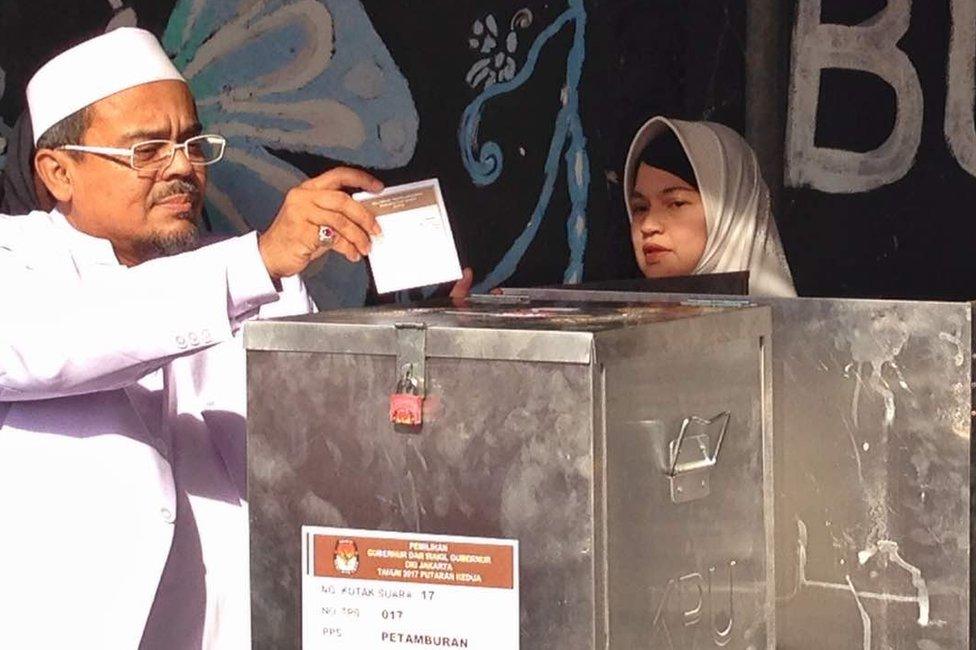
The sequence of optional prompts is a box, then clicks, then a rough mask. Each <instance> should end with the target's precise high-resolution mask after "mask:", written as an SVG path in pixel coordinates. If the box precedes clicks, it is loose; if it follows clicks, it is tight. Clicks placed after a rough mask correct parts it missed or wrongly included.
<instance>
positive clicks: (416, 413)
mask: <svg viewBox="0 0 976 650" xmlns="http://www.w3.org/2000/svg"><path fill="white" fill-rule="evenodd" d="M423 421H424V398H423V396H422V395H420V390H419V385H418V382H417V379H416V378H414V377H413V373H412V369H411V368H407V372H406V374H405V375H404V376H403V377H402V378H401V379H400V381H398V382H397V386H396V392H394V393H393V394H392V395H390V422H392V423H393V424H401V425H406V426H411V427H416V426H420V425H421V424H423Z"/></svg>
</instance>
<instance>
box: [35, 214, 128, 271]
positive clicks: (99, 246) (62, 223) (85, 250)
mask: <svg viewBox="0 0 976 650" xmlns="http://www.w3.org/2000/svg"><path fill="white" fill-rule="evenodd" d="M48 218H49V219H50V220H51V223H53V224H54V225H55V226H56V227H57V228H58V229H59V230H61V231H62V232H63V233H64V234H65V235H66V236H67V237H68V240H69V242H70V247H71V251H72V253H75V254H77V253H81V256H82V257H83V258H84V259H85V261H87V262H89V263H92V264H104V265H108V266H120V265H121V262H119V258H118V257H116V255H115V248H114V247H113V246H112V242H110V241H109V240H107V239H102V238H101V237H94V236H92V235H89V234H88V233H84V232H81V231H80V230H78V229H77V228H75V227H74V226H73V225H71V223H70V222H69V221H68V219H67V217H65V216H64V215H63V214H61V212H59V211H58V209H57V208H54V209H53V210H51V211H50V212H48Z"/></svg>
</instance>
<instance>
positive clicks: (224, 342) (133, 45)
mask: <svg viewBox="0 0 976 650" xmlns="http://www.w3.org/2000/svg"><path fill="white" fill-rule="evenodd" d="M28 103H29V106H30V111H31V116H32V121H33V126H34V133H35V139H36V143H37V149H38V151H37V154H36V157H35V167H36V170H37V173H38V175H39V176H40V178H41V179H42V180H43V181H44V184H45V186H46V187H47V189H48V191H50V193H51V195H52V196H53V197H54V198H55V199H56V201H57V207H56V208H55V209H54V210H52V211H51V212H49V213H48V212H33V213H31V214H29V215H23V216H16V217H10V216H4V215H0V648H11V649H13V648H17V649H18V650H20V649H30V648H44V649H47V648H51V649H53V648H72V649H78V648H92V649H98V650H113V649H135V648H144V649H156V648H160V649H167V650H183V649H184V648H212V649H218V648H219V649H223V648H233V649H235V650H236V649H238V648H246V647H249V635H250V630H249V618H248V612H249V609H248V607H249V605H248V601H249V595H248V592H247V520H246V508H245V501H244V499H245V493H244V418H245V374H244V352H243V347H242V345H241V329H242V325H243V323H244V322H245V321H247V320H249V319H251V318H255V317H264V316H269V315H286V314H297V313H306V312H308V311H309V310H311V309H313V305H312V304H311V302H310V301H309V299H308V297H307V295H306V293H305V291H304V287H303V286H302V284H301V281H300V280H299V279H298V277H297V274H298V273H300V272H301V271H302V270H303V269H304V268H305V267H306V266H307V265H308V264H309V263H310V262H311V261H312V260H314V259H316V258H318V257H320V256H321V255H323V254H325V253H327V252H328V251H329V250H330V249H332V250H335V251H336V252H339V253H340V254H343V255H345V256H346V257H347V258H349V259H350V260H358V259H360V257H361V256H362V255H365V254H367V253H368V252H369V246H370V244H369V242H370V240H369V236H370V235H371V234H377V233H378V227H377V226H376V222H375V220H374V219H373V217H372V215H370V214H369V213H368V212H367V211H365V210H364V209H363V208H362V207H361V206H359V205H358V204H356V203H355V202H354V201H352V199H351V198H350V197H349V195H348V194H347V193H346V192H345V191H344V189H346V188H350V189H351V188H361V189H367V190H370V191H377V190H378V189H380V188H381V185H380V183H379V182H378V181H377V180H376V179H374V178H372V177H371V176H369V175H368V174H365V173H364V172H359V171H356V170H351V169H345V168H338V169H334V170H331V171H329V172H327V173H325V174H323V175H322V176H319V177H317V178H314V179H310V180H309V181H307V182H306V183H303V184H302V185H301V186H299V187H297V188H295V189H293V190H292V191H291V192H289V194H288V195H287V197H286V199H285V201H284V203H283V205H282V206H281V208H280V210H279V212H278V214H277V216H276V217H275V219H274V221H273V222H272V225H271V226H270V227H269V228H268V230H267V231H265V232H264V233H262V234H260V235H257V234H255V233H250V234H248V235H244V236H240V237H233V238H228V239H226V240H223V241H219V242H215V243H211V244H207V245H203V244H202V243H201V242H200V237H199V221H200V214H201V209H202V194H203V190H204V188H205V184H206V166H207V165H209V164H212V163H215V162H217V160H219V158H220V155H221V154H222V151H223V144H222V138H220V137H219V136H216V135H207V134H202V133H201V126H200V125H199V123H198V122H197V117H196V109H195V106H194V104H193V99H192V97H191V95H190V92H189V89H188V87H187V85H186V83H185V82H184V81H183V79H182V78H181V77H180V75H179V73H178V72H177V71H176V69H175V68H174V67H173V66H172V64H171V63H170V61H169V60H168V58H167V57H166V55H165V53H164V52H163V50H162V48H161V47H160V46H159V43H158V41H156V39H155V38H154V37H153V36H152V35H151V34H149V33H148V32H144V31H142V30H137V29H128V28H124V29H119V30H116V31H114V32H111V33H109V34H105V35H102V36H99V37H97V38H95V39H92V40H90V41H86V42H85V43H82V44H81V45H79V46H76V47H75V48H72V49H70V50H68V51H66V52H65V53H63V54H61V55H59V56H58V57H55V59H53V60H52V61H50V62H49V63H47V64H46V65H45V66H44V67H42V68H41V70H39V71H38V73H37V74H36V75H35V76H34V77H33V79H32V80H31V82H30V84H29V86H28Z"/></svg>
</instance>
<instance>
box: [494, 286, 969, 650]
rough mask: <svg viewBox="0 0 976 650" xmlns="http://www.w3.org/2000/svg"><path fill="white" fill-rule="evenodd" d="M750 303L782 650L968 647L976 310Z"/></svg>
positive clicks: (552, 294)
mask: <svg viewBox="0 0 976 650" xmlns="http://www.w3.org/2000/svg"><path fill="white" fill-rule="evenodd" d="M506 291H512V292H513V293H514V295H519V296H522V297H524V298H529V297H531V298H533V299H549V300H554V299H572V300H574V301H580V302H584V303H587V304H600V303H602V302H604V301H615V300H616V301H620V300H627V301H632V302H638V301H642V300H643V301H649V302H660V301H662V300H669V301H674V302H677V303H682V302H684V303H693V302H696V301H700V300H702V299H704V300H706V301H711V300H713V299H714V298H710V297H706V296H697V297H696V296H688V295H669V296H663V295H660V294H636V293H631V292H605V291H579V290H572V291H566V290H551V289H513V290H506ZM748 300H752V301H755V302H758V303H759V304H764V305H767V306H769V307H770V308H771V309H772V315H773V346H772V348H773V349H772V372H773V391H774V393H775V397H776V399H775V409H774V416H773V426H774V429H775V431H776V439H775V449H776V451H775V455H774V456H775V477H776V485H775V513H776V514H775V522H776V548H775V551H776V552H775V556H776V583H777V607H776V630H777V645H778V647H779V648H781V649H782V650H819V649H820V648H857V649H858V650H860V649H863V650H874V649H878V648H892V649H894V650H948V649H950V648H952V649H957V648H969V647H976V646H974V632H976V627H974V625H973V619H974V612H976V608H974V607H973V602H974V601H973V598H972V582H971V575H972V567H973V564H972V562H971V557H970V554H971V550H972V536H973V530H974V529H973V517H972V500H971V494H972V489H973V480H972V471H971V459H972V445H971V436H972V422H973V416H974V414H976V411H974V410H973V388H974V387H976V382H974V381H973V379H974V377H973V358H974V351H976V350H974V345H973V327H972V323H973V306H974V305H973V303H969V302H920V301H906V300H862V299H847V298H750V299H748Z"/></svg>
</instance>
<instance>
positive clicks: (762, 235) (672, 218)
mask: <svg viewBox="0 0 976 650" xmlns="http://www.w3.org/2000/svg"><path fill="white" fill-rule="evenodd" d="M624 182H625V188H626V189H627V193H628V199H627V214H628V216H629V218H630V224H631V240H632V242H633V245H634V255H635V257H636V258H637V264H638V266H639V267H640V269H641V272H642V273H643V274H644V276H645V277H649V278H653V277H668V276H675V275H698V274H703V273H728V272H734V271H749V293H750V294H752V295H759V296H795V295H796V290H795V289H794V288H793V279H792V277H791V275H790V269H789V266H787V264H786V257H785V255H784V254H783V246H782V244H781V243H780V239H779V233H778V231H777V229H776V222H775V221H773V218H772V215H771V214H770V209H769V190H768V189H767V187H766V183H765V182H764V181H763V179H762V175H761V174H760V171H759V165H758V163H757V161H756V155H755V153H754V152H753V151H752V149H751V148H750V147H749V145H748V144H746V142H745V140H743V139H742V137H741V136H739V134H737V133H736V132H735V131H733V130H732V129H729V128H728V127H725V126H722V125H721V124H715V123H713V122H686V121H682V120H674V119H669V118H665V117H653V118H651V119H650V120H648V121H647V122H646V123H645V124H644V126H642V127H641V128H640V130H639V131H638V132H637V135H636V136H635V137H634V140H633V142H632V143H631V145H630V151H629V152H628V153H627V163H626V166H625V168H624Z"/></svg>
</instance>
